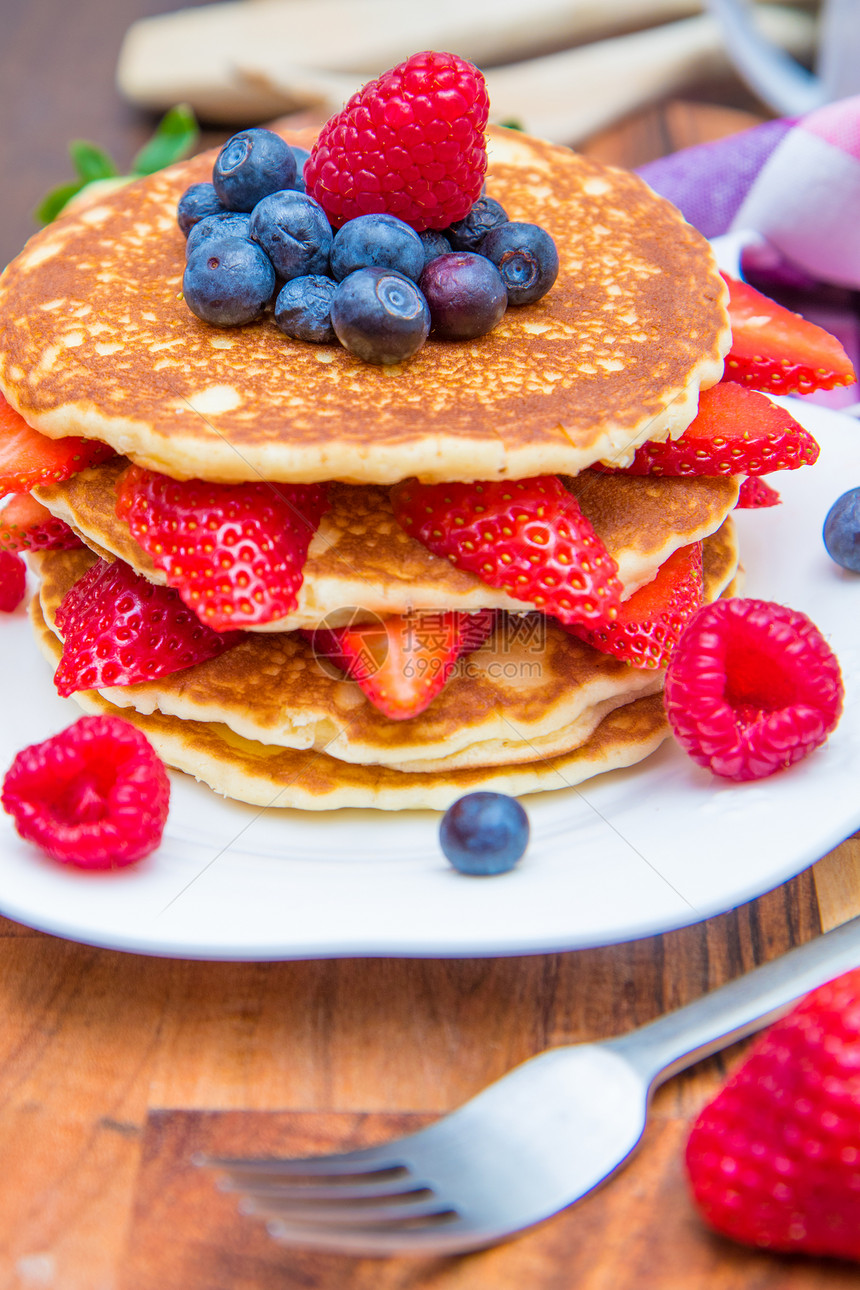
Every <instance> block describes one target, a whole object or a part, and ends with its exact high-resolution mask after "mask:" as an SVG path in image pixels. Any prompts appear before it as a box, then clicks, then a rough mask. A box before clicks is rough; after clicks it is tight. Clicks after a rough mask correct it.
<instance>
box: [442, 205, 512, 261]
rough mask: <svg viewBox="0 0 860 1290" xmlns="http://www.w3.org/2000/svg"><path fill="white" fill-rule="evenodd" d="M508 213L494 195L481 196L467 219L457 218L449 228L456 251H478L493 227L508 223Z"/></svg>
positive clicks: (450, 237) (450, 239)
mask: <svg viewBox="0 0 860 1290" xmlns="http://www.w3.org/2000/svg"><path fill="white" fill-rule="evenodd" d="M507 222H508V213H507V211H506V210H505V208H504V206H502V205H500V203H499V202H497V201H494V200H493V198H492V197H479V198H478V200H477V201H476V202H475V205H474V206H473V207H472V209H471V210H470V211H469V214H468V215H467V216H466V218H465V219H459V220H457V222H456V224H452V225H451V227H450V228H449V229H448V230H447V232H448V240H449V241H450V243H451V246H452V248H453V250H455V251H477V249H478V247H479V246H480V245H481V243H482V242H483V240H484V238H485V237H486V236H487V234H488V233H489V232H490V230H491V229H494V228H498V227H499V226H500V225H501V224H507Z"/></svg>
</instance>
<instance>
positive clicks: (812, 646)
mask: <svg viewBox="0 0 860 1290" xmlns="http://www.w3.org/2000/svg"><path fill="white" fill-rule="evenodd" d="M842 697H843V687H842V676H841V673H840V670H839V663H838V662H837V659H836V656H835V655H834V653H833V651H832V650H831V648H830V646H829V645H828V644H827V642H826V641H825V639H824V637H823V636H822V635H821V633H820V632H819V630H818V628H817V627H816V626H815V625H814V624H813V623H812V622H811V621H810V620H809V619H808V618H807V617H806V615H805V614H802V613H799V612H798V611H797V610H794V609H788V608H786V607H785V606H784V605H775V604H770V603H769V602H767V601H764V600H718V601H716V602H715V603H714V604H712V605H705V606H704V608H702V609H700V610H699V612H698V613H697V614H696V616H695V617H694V618H693V620H692V622H691V623H690V624H689V625H688V627H687V630H686V631H685V632H684V635H683V637H682V638H681V641H680V643H679V644H678V645H677V646H676V648H675V651H674V653H673V655H672V658H671V660H670V662H669V668H668V671H667V673H666V685H665V691H664V698H665V704H666V714H667V716H668V718H669V724H670V725H671V727H672V729H673V731H674V733H675V737H676V738H677V740H678V742H679V743H680V745H681V747H682V748H683V749H684V750H685V752H687V753H689V755H690V756H691V757H692V759H693V761H695V762H697V763H698V764H699V765H700V766H707V767H709V768H710V769H711V770H712V771H713V772H714V774H715V775H723V776H725V777H726V778H727V779H736V780H748V779H762V778H764V776H765V775H771V774H773V772H774V771H777V770H780V769H782V768H783V767H785V766H790V765H792V764H793V763H794V762H796V761H799V760H800V759H801V758H802V757H805V756H806V755H807V753H810V752H812V750H813V749H814V748H817V747H818V746H819V745H820V744H823V743H824V741H825V739H826V738H827V736H828V735H829V734H830V732H831V731H832V730H833V729H834V728H835V726H836V723H837V722H838V720H839V716H840V714H841V711H842Z"/></svg>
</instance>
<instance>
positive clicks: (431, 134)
mask: <svg viewBox="0 0 860 1290" xmlns="http://www.w3.org/2000/svg"><path fill="white" fill-rule="evenodd" d="M489 105H490V101H489V97H488V95H487V87H486V85H485V83H484V78H483V76H482V75H481V73H480V72H479V71H478V69H477V68H476V67H474V66H473V65H472V64H471V63H468V62H466V61H465V59H462V58H458V57H457V55H456V54H442V53H433V52H427V53H422V54H413V56H412V57H411V58H409V59H407V60H406V62H405V63H400V64H399V65H398V66H397V67H394V68H392V70H391V71H388V72H385V73H383V75H382V76H380V77H379V78H378V79H377V80H375V81H370V82H369V83H368V84H367V85H365V86H364V88H363V89H361V90H359V91H358V93H357V94H354V95H353V96H352V98H351V99H350V100H349V102H348V103H347V105H346V107H345V108H343V110H342V111H341V112H339V113H338V114H337V115H336V116H333V117H332V118H331V120H330V121H328V122H327V123H326V125H324V126H323V128H322V130H321V132H320V136H319V139H318V140H317V142H316V144H315V145H314V148H313V150H312V152H311V155H310V160H309V161H308V162H307V164H306V166H305V184H306V187H307V191H308V192H309V193H310V194H311V196H312V197H315V198H316V200H317V201H318V202H319V204H320V205H321V206H322V208H323V210H324V211H325V213H326V215H328V217H329V219H330V220H331V223H332V226H333V227H334V228H339V227H340V225H341V224H344V223H346V221H347V220H350V219H354V218H355V217H356V216H357V215H368V214H378V213H382V212H386V213H388V214H390V215H396V216H397V217H398V218H399V219H402V220H403V221H404V222H405V223H406V224H411V226H412V227H413V228H414V229H416V230H417V231H418V232H419V233H420V232H421V231H422V230H424V229H427V228H447V227H448V225H449V224H453V223H454V222H455V220H461V219H464V218H465V216H466V215H468V213H469V211H470V210H471V209H472V206H473V205H474V203H475V202H476V201H477V199H478V197H479V196H480V193H481V187H482V184H483V181H484V172H485V171H486V168H487V152H486V145H485V139H484V129H485V127H486V124H487V114H488V111H489Z"/></svg>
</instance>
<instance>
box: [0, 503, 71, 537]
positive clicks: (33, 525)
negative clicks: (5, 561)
mask: <svg viewBox="0 0 860 1290" xmlns="http://www.w3.org/2000/svg"><path fill="white" fill-rule="evenodd" d="M75 546H83V543H82V542H81V540H80V538H79V537H78V536H77V534H76V533H73V532H72V530H71V529H70V528H69V526H68V524H67V523H66V522H65V520H60V519H57V517H56V515H52V514H51V512H50V511H49V510H48V508H47V506H43V505H42V503H41V502H37V501H36V499H35V497H31V496H30V494H29V493H17V494H16V495H15V496H14V497H12V498H10V500H9V501H8V502H7V503H6V505H5V506H4V507H3V510H2V511H0V549H2V550H4V551H65V550H67V549H68V548H70V547H75Z"/></svg>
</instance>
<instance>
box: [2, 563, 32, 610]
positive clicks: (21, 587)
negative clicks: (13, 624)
mask: <svg viewBox="0 0 860 1290" xmlns="http://www.w3.org/2000/svg"><path fill="white" fill-rule="evenodd" d="M26 589H27V567H26V565H25V564H24V561H23V560H22V559H21V557H20V555H16V554H15V552H14V551H0V612H2V613H4V614H11V613H12V611H13V610H14V609H17V608H18V606H19V605H20V603H21V601H22V600H23V599H24V593H25V591H26Z"/></svg>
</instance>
